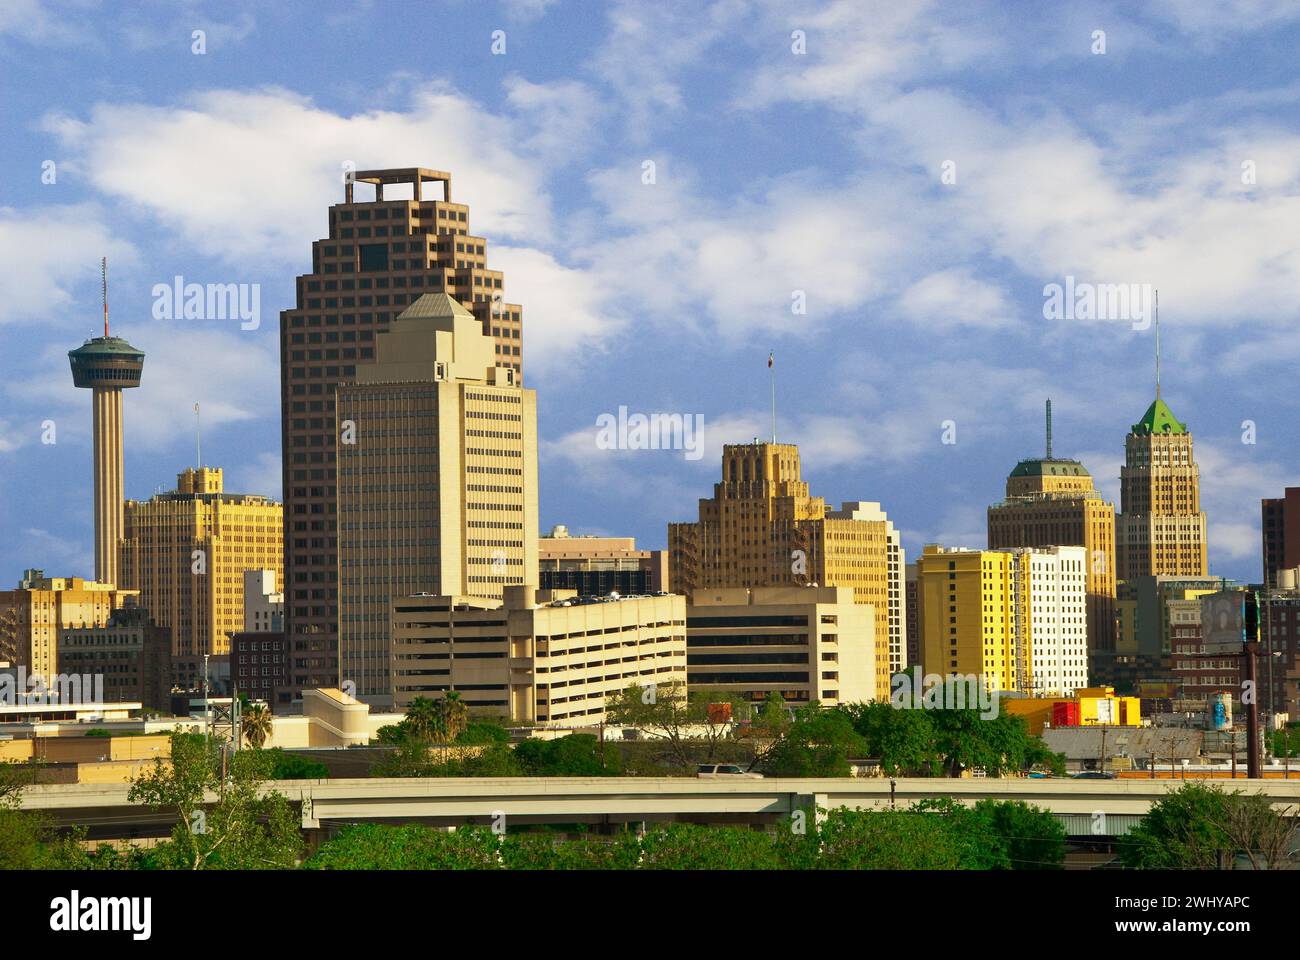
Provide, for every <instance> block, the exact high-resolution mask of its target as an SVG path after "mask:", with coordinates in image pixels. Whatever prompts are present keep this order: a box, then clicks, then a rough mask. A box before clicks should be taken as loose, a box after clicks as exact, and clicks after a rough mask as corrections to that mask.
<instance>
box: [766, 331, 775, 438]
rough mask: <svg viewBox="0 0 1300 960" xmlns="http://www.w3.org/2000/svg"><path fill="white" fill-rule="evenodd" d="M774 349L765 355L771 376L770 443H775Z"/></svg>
mask: <svg viewBox="0 0 1300 960" xmlns="http://www.w3.org/2000/svg"><path fill="white" fill-rule="evenodd" d="M775 358H776V351H775V350H773V351H770V352H769V353H768V355H767V372H768V374H769V375H770V376H771V378H772V443H773V444H775V443H776V367H775V365H774V364H775Z"/></svg>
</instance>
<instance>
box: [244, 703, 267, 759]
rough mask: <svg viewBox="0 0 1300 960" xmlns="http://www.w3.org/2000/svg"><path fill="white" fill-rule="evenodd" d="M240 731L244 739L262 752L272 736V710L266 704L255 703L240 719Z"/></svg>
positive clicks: (250, 705)
mask: <svg viewBox="0 0 1300 960" xmlns="http://www.w3.org/2000/svg"><path fill="white" fill-rule="evenodd" d="M239 729H240V732H241V733H242V734H243V736H244V739H245V740H247V741H248V742H249V744H251V745H252V746H253V747H254V748H255V749H257V750H261V749H262V747H263V746H264V745H265V743H266V741H267V738H269V737H270V736H271V729H272V720H271V708H270V707H268V706H267V705H266V704H264V703H253V704H249V706H248V707H247V708H246V709H245V710H244V712H243V713H242V714H240V717H239Z"/></svg>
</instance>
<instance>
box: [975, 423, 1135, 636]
mask: <svg viewBox="0 0 1300 960" xmlns="http://www.w3.org/2000/svg"><path fill="white" fill-rule="evenodd" d="M1006 491H1007V495H1006V499H1005V500H1003V501H1002V502H1001V503H995V504H994V505H993V506H991V507H989V510H988V530H989V549H990V550H1000V549H1003V548H1007V547H1052V546H1059V547H1070V546H1075V547H1083V548H1084V549H1085V550H1086V551H1087V556H1088V564H1087V571H1086V580H1087V583H1086V586H1087V592H1088V652H1089V653H1090V654H1097V653H1111V652H1113V651H1114V650H1115V641H1116V636H1117V633H1116V630H1117V628H1116V620H1115V580H1116V576H1115V507H1114V505H1113V504H1110V503H1107V502H1106V501H1105V500H1103V499H1102V497H1101V494H1099V493H1098V492H1097V490H1096V489H1095V488H1094V486H1093V482H1092V476H1091V475H1090V474H1089V473H1088V471H1087V470H1085V469H1084V467H1083V464H1081V463H1080V462H1079V461H1078V460H1065V459H1060V458H1057V457H1053V456H1052V401H1050V400H1048V401H1047V455H1046V456H1045V457H1043V458H1041V459H1030V460H1021V461H1020V462H1019V463H1018V464H1016V467H1015V469H1014V470H1012V471H1011V475H1010V476H1008V477H1007V488H1006Z"/></svg>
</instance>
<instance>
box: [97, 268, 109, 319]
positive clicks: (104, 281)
mask: <svg viewBox="0 0 1300 960" xmlns="http://www.w3.org/2000/svg"><path fill="white" fill-rule="evenodd" d="M99 286H100V291H101V294H102V298H103V301H104V338H105V339H108V257H101V258H100V260H99Z"/></svg>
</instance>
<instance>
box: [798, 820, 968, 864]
mask: <svg viewBox="0 0 1300 960" xmlns="http://www.w3.org/2000/svg"><path fill="white" fill-rule="evenodd" d="M818 835H819V839H820V841H821V852H820V854H819V855H818V858H817V866H818V868H819V869H822V870H957V869H960V868H961V867H962V866H963V865H964V863H963V860H964V858H965V856H966V848H965V844H964V843H963V842H962V838H961V836H960V833H959V830H958V829H957V827H956V825H955V824H954V822H953V821H952V820H950V819H949V818H947V817H945V816H943V815H941V814H939V813H930V812H920V811H916V810H879V811H878V810H849V809H846V808H837V809H834V810H831V811H829V812H827V814H826V816H825V819H824V820H823V822H822V824H821V827H820V829H819V831H818Z"/></svg>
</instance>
